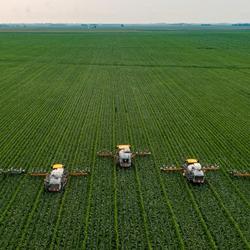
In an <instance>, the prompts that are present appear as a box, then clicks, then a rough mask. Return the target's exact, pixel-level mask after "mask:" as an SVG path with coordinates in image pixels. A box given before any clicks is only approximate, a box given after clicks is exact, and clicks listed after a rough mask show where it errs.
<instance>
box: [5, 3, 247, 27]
mask: <svg viewBox="0 0 250 250" xmlns="http://www.w3.org/2000/svg"><path fill="white" fill-rule="evenodd" d="M0 22H1V23H18V22H20V23H33V22H54V23H60V22H63V23H67V22H70V23H72V22H73V23H78V22H79V23H157V22H168V23H175V22H189V23H201V22H202V23H205V22H212V23H216V22H250V0H206V1H204V0H203V1H202V0H0Z"/></svg>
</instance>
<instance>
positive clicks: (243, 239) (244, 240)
mask: <svg viewBox="0 0 250 250" xmlns="http://www.w3.org/2000/svg"><path fill="white" fill-rule="evenodd" d="M180 131H181V130H180ZM244 241H245V240H244V238H243V242H244Z"/></svg>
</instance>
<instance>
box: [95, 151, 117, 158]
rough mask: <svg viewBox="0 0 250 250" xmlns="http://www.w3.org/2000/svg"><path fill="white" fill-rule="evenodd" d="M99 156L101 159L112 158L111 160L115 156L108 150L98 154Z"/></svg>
mask: <svg viewBox="0 0 250 250" xmlns="http://www.w3.org/2000/svg"><path fill="white" fill-rule="evenodd" d="M97 155H98V156H100V157H111V158H113V157H114V154H113V153H112V152H111V151H108V150H102V151H99V152H97Z"/></svg>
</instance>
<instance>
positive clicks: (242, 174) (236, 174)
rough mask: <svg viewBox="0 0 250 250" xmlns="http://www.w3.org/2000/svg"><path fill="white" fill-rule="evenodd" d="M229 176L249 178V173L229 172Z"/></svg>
mask: <svg viewBox="0 0 250 250" xmlns="http://www.w3.org/2000/svg"><path fill="white" fill-rule="evenodd" d="M230 174H231V175H232V176H239V177H250V172H243V171H242V172H239V171H231V172H230Z"/></svg>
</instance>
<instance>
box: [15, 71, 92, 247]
mask: <svg viewBox="0 0 250 250" xmlns="http://www.w3.org/2000/svg"><path fill="white" fill-rule="evenodd" d="M72 74H74V72H73V73H72ZM75 91H76V92H75V94H76V93H77V92H78V90H75ZM75 94H74V93H73V94H72V95H75ZM69 96H70V95H69ZM80 98H82V96H81V95H79V97H78V99H77V100H76V102H78V100H80ZM70 103H72V101H71V98H70V97H69V98H68V101H67V103H64V108H63V109H62V110H61V115H62V114H64V113H65V111H66V110H68V109H69V108H70V109H71V110H72V111H73V110H74V105H73V104H72V105H69V104H70ZM76 105H77V104H76ZM71 107H72V108H71ZM87 107H88V106H87ZM73 113H74V112H71V114H72V115H73ZM82 114H84V115H85V116H86V113H84V112H82ZM58 116H60V115H59V114H58ZM69 120H70V119H69ZM57 124H58V126H57V127H55V129H58V128H59V124H60V123H57ZM68 126H69V125H68ZM68 130H69V129H68ZM52 135H53V133H51V134H48V138H49V137H51V136H52ZM64 136H67V133H66V131H65V133H64ZM60 140H62V139H61V138H58V145H59V144H60ZM45 141H46V139H45ZM58 150H59V147H58ZM66 167H67V166H66ZM69 170H70V169H69ZM66 194H67V191H65V193H64V195H63V197H62V200H61V206H60V207H59V217H60V212H61V210H62V206H63V203H64V200H65V197H66ZM40 195H41V194H40ZM39 198H40V197H39ZM39 198H38V197H37V199H39ZM35 209H36V206H33V210H32V211H31V213H30V215H29V218H28V221H27V223H26V225H25V229H24V230H23V233H22V237H21V240H20V243H19V244H21V245H22V244H24V245H26V241H25V242H24V243H23V241H24V239H25V236H26V234H27V230H28V228H29V225H30V223H31V220H32V217H33V215H34V211H35ZM59 221H60V219H57V221H56V227H55V229H54V233H56V229H57V227H58V223H59ZM53 237H54V236H53ZM53 237H52V239H53ZM52 242H53V243H54V239H53V240H52ZM51 244H52V243H51Z"/></svg>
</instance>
